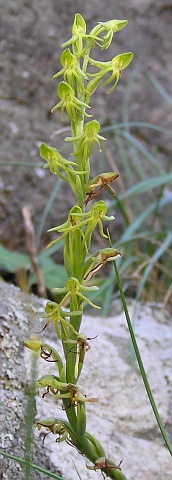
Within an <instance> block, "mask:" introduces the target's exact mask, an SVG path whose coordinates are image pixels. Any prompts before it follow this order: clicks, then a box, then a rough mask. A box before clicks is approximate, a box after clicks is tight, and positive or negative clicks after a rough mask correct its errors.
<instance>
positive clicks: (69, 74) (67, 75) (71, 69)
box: [52, 48, 87, 91]
mask: <svg viewBox="0 0 172 480" xmlns="http://www.w3.org/2000/svg"><path fill="white" fill-rule="evenodd" d="M60 62H61V65H62V67H63V68H62V70H60V72H58V73H56V74H55V75H54V76H53V78H52V80H55V79H56V78H58V77H60V76H61V75H63V76H64V80H65V82H68V83H69V85H70V86H71V87H72V88H75V84H78V85H79V87H80V88H81V89H82V90H84V91H85V88H84V86H83V85H82V82H81V80H80V77H82V78H83V79H84V80H85V79H87V75H86V74H85V73H84V72H83V71H82V70H81V68H80V67H79V65H78V62H77V59H76V57H75V56H74V55H73V54H72V53H71V51H70V50H69V48H67V49H66V50H64V52H63V53H62V54H61V57H60Z"/></svg>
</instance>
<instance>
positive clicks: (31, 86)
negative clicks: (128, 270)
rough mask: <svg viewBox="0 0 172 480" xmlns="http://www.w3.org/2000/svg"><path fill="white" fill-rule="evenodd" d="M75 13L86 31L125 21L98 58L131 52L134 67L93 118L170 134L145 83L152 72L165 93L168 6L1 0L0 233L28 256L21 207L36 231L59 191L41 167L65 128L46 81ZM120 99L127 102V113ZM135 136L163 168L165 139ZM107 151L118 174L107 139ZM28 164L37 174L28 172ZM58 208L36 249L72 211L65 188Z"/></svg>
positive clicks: (163, 109)
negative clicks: (42, 148) (44, 147)
mask: <svg viewBox="0 0 172 480" xmlns="http://www.w3.org/2000/svg"><path fill="white" fill-rule="evenodd" d="M77 11H78V12H79V13H81V14H82V15H83V16H84V18H85V20H86V22H87V25H88V30H89V29H90V28H91V27H93V26H94V25H95V24H96V22H98V21H100V20H103V21H106V20H109V19H111V18H119V19H125V18H127V19H128V22H129V23H128V26H127V28H125V29H124V30H123V31H122V32H119V33H118V34H117V35H116V36H115V38H114V42H113V43H112V44H111V47H110V49H109V51H108V52H107V51H104V52H102V53H101V56H102V59H110V58H112V57H113V56H114V55H115V54H117V53H121V52H125V51H132V52H133V54H134V60H133V62H132V64H131V66H130V67H129V68H128V69H127V70H126V71H125V74H124V75H123V76H122V78H121V80H120V83H119V85H118V87H117V89H116V90H115V91H114V92H113V94H111V95H106V92H105V91H103V90H99V96H97V95H95V98H94V100H93V104H92V113H93V114H94V115H95V116H96V118H100V117H101V118H102V119H103V122H104V124H105V125H106V124H109V123H115V122H123V121H126V120H130V121H132V122H135V121H138V122H140V121H144V122H149V123H153V124H159V125H161V126H162V127H165V128H168V129H169V128H170V125H171V120H172V112H171V110H170V107H169V106H168V105H167V103H166V102H165V101H164V100H163V99H162V97H161V96H160V95H159V94H158V92H157V91H156V89H155V88H154V87H153V86H152V84H151V83H150V81H149V79H148V78H147V74H148V72H149V73H153V74H154V75H155V76H156V78H157V80H158V81H159V82H160V83H161V85H162V86H163V87H164V88H165V89H166V91H167V93H168V94H170V90H171V77H172V62H171V41H172V38H171V36H172V30H171V23H172V2H171V0H156V2H155V1H154V0H144V1H142V0H131V1H130V2H127V1H123V2H121V0H116V1H115V2H114V1H113V0H106V1H105V0H99V1H97V0H92V1H91V0H87V2H83V1H82V0H78V1H77V0H75V2H73V1H72V0H58V1H57V0H48V1H47V0H28V1H27V0H7V1H3V0H2V1H1V40H0V45H1V98H0V102H1V116H0V126H1V132H2V136H1V162H2V164H1V166H0V185H1V191H0V218H1V228H0V234H1V242H2V244H3V245H5V246H6V247H7V248H9V249H10V250H16V249H17V250H18V251H26V246H25V234H24V225H23V218H22V214H21V209H22V206H23V205H26V204H29V205H30V206H31V209H32V215H33V222H34V226H35V229H36V230H37V228H38V225H39V221H40V217H41V215H42V212H43V209H44V207H45V205H46V203H47V200H48V198H49V196H50V194H51V193H52V190H53V188H54V186H55V184H56V178H55V177H53V175H51V174H49V173H48V171H46V170H42V168H41V166H39V164H40V165H41V163H40V156H39V144H40V142H42V141H45V142H47V143H49V144H51V145H53V146H55V147H57V148H60V147H61V144H62V141H63V137H64V136H65V135H66V133H65V135H64V134H62V135H61V136H60V135H56V133H55V132H56V131H57V130H58V129H59V128H64V126H65V127H66V126H67V125H63V124H62V122H61V117H60V113H59V112H56V113H55V114H54V115H52V114H51V113H50V110H51V108H52V107H53V106H54V105H55V104H56V103H57V98H56V85H57V84H55V82H54V83H53V82H52V81H51V78H52V75H53V74H55V73H56V72H57V71H58V69H59V66H60V65H59V55H60V52H61V49H60V46H61V44H62V43H63V42H64V41H66V40H67V39H69V38H70V36H71V31H70V29H71V23H72V21H73V17H74V14H75V13H76V12H77ZM124 100H125V102H126V101H127V102H128V103H127V104H128V108H127V110H126V109H124ZM125 104H126V103H125ZM135 135H136V138H140V139H141V140H142V141H143V144H144V145H146V146H147V147H148V149H149V150H150V151H151V150H152V149H153V151H155V149H159V153H160V159H161V160H162V162H164V163H165V165H168V163H169V161H170V155H171V147H172V141H171V139H170V138H169V137H168V138H166V137H165V135H164V134H163V133H159V132H155V131H153V130H149V129H143V128H140V129H137V130H136V131H135ZM51 137H53V138H51ZM109 147H110V149H111V148H112V154H115V161H116V164H117V166H118V169H119V170H120V165H119V159H118V155H117V154H116V152H115V151H114V147H113V146H112V147H111V144H110V140H109ZM95 160H96V157H95ZM13 162H18V164H19V166H16V165H13ZM30 162H32V163H33V164H34V165H38V166H37V168H35V166H32V167H30V166H29V164H30ZM23 163H24V164H25V163H26V164H27V163H28V166H27V167H26V166H23ZM58 202H60V203H57V202H56V201H55V202H54V204H53V208H51V212H50V214H49V215H48V219H47V220H46V222H45V225H44V232H43V235H42V238H41V247H44V246H45V245H47V242H49V241H50V236H49V235H48V234H47V233H46V231H47V229H48V228H50V227H52V226H55V225H57V224H58V222H59V219H60V220H62V221H64V220H65V218H66V213H67V212H68V209H69V206H72V204H73V199H72V197H71V195H70V194H68V192H67V191H66V188H65V191H64V187H63V186H61V187H60V193H59V196H58ZM59 204H60V208H59Z"/></svg>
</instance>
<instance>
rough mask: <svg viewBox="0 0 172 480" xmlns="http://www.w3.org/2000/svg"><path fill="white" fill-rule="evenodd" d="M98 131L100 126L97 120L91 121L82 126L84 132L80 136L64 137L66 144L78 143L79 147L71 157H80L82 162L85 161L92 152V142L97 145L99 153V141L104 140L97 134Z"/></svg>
mask: <svg viewBox="0 0 172 480" xmlns="http://www.w3.org/2000/svg"><path fill="white" fill-rule="evenodd" d="M99 130H100V124H99V122H97V120H91V122H88V123H86V124H85V125H84V130H83V132H82V133H81V134H80V135H77V136H76V137H66V138H65V140H66V141H67V142H74V141H79V143H80V146H79V148H78V150H75V151H74V152H73V153H71V155H75V156H77V155H81V156H82V159H83V161H84V160H87V159H88V158H89V156H90V154H91V152H92V149H93V145H94V142H96V143H97V145H98V149H99V152H101V147H100V140H106V139H105V138H104V137H102V136H101V135H99V134H98V132H99Z"/></svg>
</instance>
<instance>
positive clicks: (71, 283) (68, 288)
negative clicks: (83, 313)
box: [53, 277, 100, 311]
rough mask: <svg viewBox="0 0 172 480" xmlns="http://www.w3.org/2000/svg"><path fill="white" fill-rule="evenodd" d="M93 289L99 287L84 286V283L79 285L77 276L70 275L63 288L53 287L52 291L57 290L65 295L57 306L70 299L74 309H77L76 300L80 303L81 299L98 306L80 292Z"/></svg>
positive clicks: (94, 306)
mask: <svg viewBox="0 0 172 480" xmlns="http://www.w3.org/2000/svg"><path fill="white" fill-rule="evenodd" d="M94 290H99V287H96V286H92V287H86V286H85V285H81V284H80V283H79V281H78V279H77V278H75V277H71V278H68V280H67V282H66V283H65V287H63V288H53V292H57V293H58V294H61V293H65V294H66V295H65V296H64V297H63V299H62V300H61V302H60V303H59V307H61V306H62V305H66V300H68V299H71V301H72V303H73V305H74V308H75V310H76V311H77V309H78V300H79V305H81V303H82V301H85V302H86V303H88V304H89V305H90V306H91V307H93V308H98V309H100V307H98V305H95V304H94V303H93V302H91V300H89V299H88V298H87V297H86V296H85V295H83V293H82V292H92V291H94Z"/></svg>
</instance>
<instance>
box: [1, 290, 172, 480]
mask: <svg viewBox="0 0 172 480" xmlns="http://www.w3.org/2000/svg"><path fill="white" fill-rule="evenodd" d="M0 290H1V296H2V299H3V301H2V306H1V316H2V319H3V322H2V324H3V335H4V337H3V340H2V346H3V349H2V361H1V364H2V365H3V376H2V387H3V389H2V394H3V399H4V400H3V404H2V403H1V428H2V425H3V432H2V433H3V435H2V439H3V445H2V447H3V449H4V451H6V452H10V453H12V454H14V455H19V456H20V455H21V454H22V452H23V451H24V442H25V440H24V435H25V424H24V422H25V412H26V408H27V393H26V384H27V381H26V379H27V378H29V375H30V374H29V369H30V367H29V365H30V360H29V359H30V353H29V351H28V350H27V349H25V350H24V349H22V346H21V344H22V340H23V339H26V338H27V337H28V335H29V334H30V333H32V334H33V333H34V332H35V331H37V330H41V328H40V323H39V322H38V317H40V316H41V312H42V310H43V305H44V303H45V302H44V301H43V300H40V299H37V298H36V297H34V296H27V295H25V294H22V293H21V292H20V291H19V289H17V288H15V287H14V286H10V285H7V284H5V283H4V282H1V283H0ZM128 304H129V311H130V314H131V317H132V312H133V308H134V302H133V301H131V300H129V301H128ZM137 312H138V313H137V317H136V318H135V332H136V336H137V341H138V345H139V349H140V352H141V355H142V359H143V362H144V366H145V369H146V372H147V375H148V379H149V382H150V385H151V388H152V392H153V395H154V398H155V401H156V403H157V407H158V409H159V412H160V415H161V418H162V421H163V423H164V425H165V428H166V431H167V433H168V436H169V438H170V437H171V438H172V428H171V415H172V381H171V380H172V378H171V377H172V373H171V357H172V324H171V319H170V315H169V314H168V312H167V311H164V309H163V307H162V305H161V304H155V303H145V304H144V303H140V304H139V307H138V309H137ZM38 324H39V327H38ZM82 331H84V332H85V333H86V334H87V335H88V337H94V336H95V335H97V334H98V337H97V338H96V339H94V340H90V342H89V343H90V345H91V349H90V350H89V351H88V352H87V353H86V360H85V363H84V368H83V372H82V374H81V378H80V381H79V387H80V389H81V392H82V393H83V394H86V395H87V396H91V397H92V396H93V397H98V399H99V401H98V403H93V404H91V403H90V404H88V407H87V430H88V431H89V432H90V433H92V434H93V435H95V436H96V437H97V438H98V440H99V441H100V442H101V443H102V445H103V446H104V448H105V450H106V453H107V455H108V456H109V457H111V458H113V459H114V460H115V462H116V463H119V462H120V461H121V460H122V459H123V463H122V469H123V471H124V473H125V475H126V476H127V479H128V480H144V479H145V478H146V480H155V479H156V480H160V479H161V480H162V479H163V480H171V458H170V454H169V452H168V450H167V448H166V447H165V445H164V442H163V439H162V437H161V435H160V432H159V430H158V427H157V424H156V421H155V418H154V415H153V412H152V409H151V407H150V404H149V401H148V398H147V395H146V392H145V389H144V386H143V382H142V379H141V377H140V373H139V369H138V366H137V364H136V362H134V364H132V355H131V344H130V339H129V333H128V328H127V326H126V320H125V316H124V314H123V312H122V310H121V307H120V302H119V300H116V301H115V302H114V304H113V306H112V313H111V315H110V317H108V318H106V319H105V318H100V317H98V316H95V317H92V316H89V315H86V316H84V319H83V325H82ZM41 338H43V339H44V340H46V342H48V343H49V344H51V345H52V346H56V348H57V343H56V340H55V337H54V333H53V330H52V329H51V328H49V327H48V328H47V329H46V330H45V332H44V333H42V334H41ZM59 349H60V345H59ZM55 371H56V369H55V366H54V364H51V363H49V364H48V363H47V362H44V361H43V360H40V362H39V372H38V375H39V376H41V375H44V374H45V373H48V372H51V373H55ZM41 395H42V391H41V392H40V395H39V396H38V397H37V399H36V409H37V418H47V417H51V416H52V417H54V416H56V417H57V416H60V417H62V416H63V415H65V412H64V411H62V409H61V403H60V400H57V399H56V398H55V397H54V396H53V395H52V394H48V395H46V396H45V398H44V399H43V398H41ZM2 405H3V406H2ZM34 442H35V443H34V447H33V451H34V452H35V454H34V463H36V464H37V465H38V464H39V465H40V466H45V463H44V462H46V466H47V462H49V465H51V466H50V467H49V468H50V470H51V471H56V472H58V471H60V472H61V474H62V476H63V477H64V478H65V480H74V479H75V480H76V478H77V473H76V471H75V469H74V466H73V462H74V463H75V465H76V468H77V469H78V471H79V472H80V475H81V478H82V480H89V479H92V478H93V475H94V472H90V471H89V470H87V469H86V468H85V463H86V460H85V459H84V458H83V457H82V456H81V455H78V452H76V450H75V449H74V448H71V447H69V446H68V445H67V444H66V443H65V442H63V443H61V444H57V443H56V442H55V436H54V435H52V434H49V435H48V436H47V437H46V439H45V445H44V446H43V445H42V433H39V432H37V431H35V435H34ZM45 459H46V460H45ZM88 463H89V462H88ZM7 468H8V474H7V475H9V476H5V475H6V473H5V472H6V469H7ZM0 473H1V478H2V479H6V478H9V479H11V478H12V477H13V478H14V475H15V474H16V473H17V474H18V477H17V478H18V479H19V480H20V479H21V478H23V477H22V469H21V467H20V466H19V465H17V464H16V463H14V462H11V461H9V460H6V459H3V461H2V463H1V467H0ZM34 475H35V476H34V477H33V478H34V479H36V478H37V479H38V478H39V479H43V478H45V477H44V476H41V474H40V473H38V472H34ZM42 475H43V474H42ZM96 475H97V476H96V477H95V478H97V479H102V476H101V473H100V472H97V474H96Z"/></svg>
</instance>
